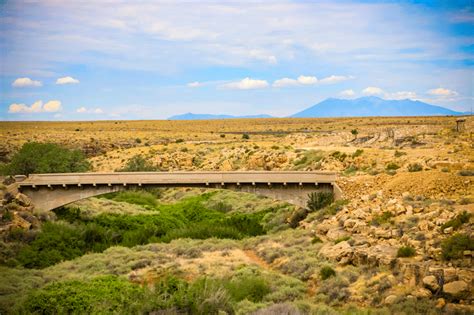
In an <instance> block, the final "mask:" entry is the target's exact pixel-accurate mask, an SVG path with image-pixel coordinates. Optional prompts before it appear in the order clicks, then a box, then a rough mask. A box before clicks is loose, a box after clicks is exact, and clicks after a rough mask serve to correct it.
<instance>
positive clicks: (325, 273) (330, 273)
mask: <svg viewBox="0 0 474 315" xmlns="http://www.w3.org/2000/svg"><path fill="white" fill-rule="evenodd" d="M319 275H320V276H321V279H323V280H326V279H329V278H331V277H334V276H336V271H335V270H334V269H332V268H331V267H330V266H324V267H322V268H321V269H320V270H319Z"/></svg>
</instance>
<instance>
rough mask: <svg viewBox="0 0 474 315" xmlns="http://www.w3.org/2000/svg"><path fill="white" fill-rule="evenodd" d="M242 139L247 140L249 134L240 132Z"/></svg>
mask: <svg viewBox="0 0 474 315" xmlns="http://www.w3.org/2000/svg"><path fill="white" fill-rule="evenodd" d="M242 139H244V140H248V139H250V136H249V135H248V134H247V133H244V134H242Z"/></svg>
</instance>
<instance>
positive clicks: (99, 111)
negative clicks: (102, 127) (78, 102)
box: [76, 106, 104, 114]
mask: <svg viewBox="0 0 474 315" xmlns="http://www.w3.org/2000/svg"><path fill="white" fill-rule="evenodd" d="M76 113H79V114H103V113H104V111H103V110H102V108H99V107H97V108H91V109H87V108H85V107H84V106H82V107H79V108H78V109H76Z"/></svg>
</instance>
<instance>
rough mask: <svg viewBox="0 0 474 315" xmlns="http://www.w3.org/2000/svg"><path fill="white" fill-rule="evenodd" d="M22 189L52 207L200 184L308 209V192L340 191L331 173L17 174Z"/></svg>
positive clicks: (38, 202)
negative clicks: (112, 194) (134, 191)
mask: <svg viewBox="0 0 474 315" xmlns="http://www.w3.org/2000/svg"><path fill="white" fill-rule="evenodd" d="M17 180H18V186H19V189H20V191H21V192H22V193H24V194H26V195H27V196H28V197H30V198H31V200H32V201H33V204H34V205H35V206H36V208H38V209H42V210H51V209H54V208H58V207H60V206H63V205H66V204H68V203H71V202H74V201H77V200H81V199H85V198H89V197H92V196H97V195H102V194H106V193H110V192H115V191H121V190H125V189H134V188H135V189H136V188H139V187H201V188H219V189H231V190H235V191H240V192H247V193H254V194H258V195H263V196H266V197H269V198H272V199H278V200H284V201H287V202H289V203H292V204H295V205H298V206H301V207H306V203H307V200H308V194H310V193H312V192H315V191H333V192H334V193H335V197H336V199H338V198H340V196H341V191H340V189H339V188H338V187H337V185H336V183H335V180H336V174H335V173H332V172H291V171H285V172H257V171H248V172H243V171H242V172H131V173H58V174H32V175H29V176H28V177H23V178H21V177H19V176H17Z"/></svg>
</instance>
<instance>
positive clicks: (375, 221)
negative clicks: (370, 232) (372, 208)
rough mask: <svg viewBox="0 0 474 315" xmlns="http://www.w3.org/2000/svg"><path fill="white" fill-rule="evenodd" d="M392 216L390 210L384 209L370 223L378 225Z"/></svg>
mask: <svg viewBox="0 0 474 315" xmlns="http://www.w3.org/2000/svg"><path fill="white" fill-rule="evenodd" d="M392 217H393V214H392V213H391V212H390V211H385V212H383V213H382V214H381V215H378V216H375V217H374V218H373V219H372V221H371V222H370V223H371V224H372V225H375V226H379V225H382V224H384V223H387V222H389V220H390V218H392Z"/></svg>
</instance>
